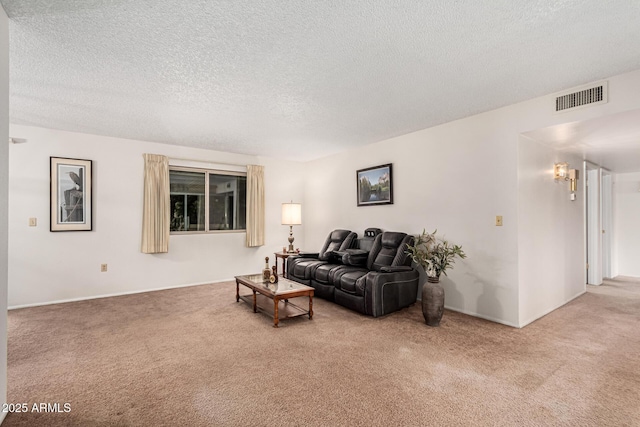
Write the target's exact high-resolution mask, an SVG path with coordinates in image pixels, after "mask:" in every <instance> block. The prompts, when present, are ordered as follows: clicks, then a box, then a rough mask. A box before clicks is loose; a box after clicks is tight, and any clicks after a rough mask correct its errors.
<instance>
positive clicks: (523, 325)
mask: <svg viewBox="0 0 640 427" xmlns="http://www.w3.org/2000/svg"><path fill="white" fill-rule="evenodd" d="M586 293H587V290H586V289H585V290H584V291H580V292H578V293H577V294H576V295H574V296H572V297H571V298H569V299H568V300H567V301H565V302H563V303H560V304H559V305H557V306H555V307H553V308H550V309H549V310H547V311H545V312H544V313H542V314H538V315H535V316H533V317H532V318H531V319H529V320H527V321H526V322H523V323H522V324H521V325H520V327H521V328H524V327H525V326H527V325H528V324H530V323H533V322H535V321H536V320H538V319H540V318H542V317H544V316H546V315H547V314H549V313H551V312H552V311H555V310H557V309H559V308H560V307H562V306H563V305H565V304H569V303H570V302H571V301H573V300H574V299H576V298H578V297H579V296H581V295H584V294H586Z"/></svg>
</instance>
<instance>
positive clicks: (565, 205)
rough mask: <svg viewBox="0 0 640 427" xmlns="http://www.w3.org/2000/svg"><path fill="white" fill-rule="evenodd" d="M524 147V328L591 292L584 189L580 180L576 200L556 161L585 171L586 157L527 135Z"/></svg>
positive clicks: (521, 256) (521, 145) (521, 192)
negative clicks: (557, 179)
mask: <svg viewBox="0 0 640 427" xmlns="http://www.w3.org/2000/svg"><path fill="white" fill-rule="evenodd" d="M518 147H519V150H518V260H519V262H518V277H519V279H518V280H519V282H520V305H519V306H520V313H519V316H520V326H524V325H526V324H528V323H530V322H532V321H533V320H535V319H537V318H539V317H541V316H544V315H545V314H547V313H549V312H551V311H552V310H555V309H556V308H558V307H560V306H561V305H563V304H565V303H566V302H567V301H570V300H571V299H573V298H575V297H577V296H579V295H581V294H583V293H584V292H586V278H585V260H584V250H585V243H584V190H583V186H582V185H580V184H582V182H579V183H578V191H577V193H576V194H577V200H575V201H571V200H570V198H569V197H570V192H569V182H568V181H561V182H555V181H554V179H553V165H554V164H555V163H559V162H568V163H569V165H570V167H571V168H572V169H578V170H581V169H582V163H583V162H582V159H581V158H580V157H577V156H570V155H567V154H564V153H558V152H557V151H556V150H553V149H552V148H550V147H548V146H545V145H542V144H539V143H538V142H536V141H534V140H532V139H530V138H527V137H525V136H521V137H520V142H519V146H518ZM580 173H582V172H580ZM580 179H584V177H582V176H581V177H580Z"/></svg>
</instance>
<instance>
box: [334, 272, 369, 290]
mask: <svg viewBox="0 0 640 427" xmlns="http://www.w3.org/2000/svg"><path fill="white" fill-rule="evenodd" d="M367 273H368V271H367V270H363V269H349V270H347V271H345V272H344V273H343V274H342V275H340V285H339V288H340V289H342V291H344V292H346V293H349V294H352V295H359V296H362V295H364V284H365V281H364V276H365V275H366V274H367ZM360 278H362V280H359V279H360ZM336 286H337V285H336Z"/></svg>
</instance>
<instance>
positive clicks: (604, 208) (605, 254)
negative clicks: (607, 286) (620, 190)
mask: <svg viewBox="0 0 640 427" xmlns="http://www.w3.org/2000/svg"><path fill="white" fill-rule="evenodd" d="M600 191H601V195H602V198H601V201H602V203H601V206H600V212H601V218H602V277H603V278H609V279H610V278H612V277H613V274H612V272H613V259H612V252H613V249H612V248H613V237H614V236H613V175H612V174H611V171H610V170H607V169H604V168H602V183H601V186H600Z"/></svg>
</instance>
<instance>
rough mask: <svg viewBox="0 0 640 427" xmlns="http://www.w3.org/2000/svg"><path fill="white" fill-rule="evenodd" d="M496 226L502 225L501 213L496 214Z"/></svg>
mask: <svg viewBox="0 0 640 427" xmlns="http://www.w3.org/2000/svg"><path fill="white" fill-rule="evenodd" d="M496 227H502V215H496Z"/></svg>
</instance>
